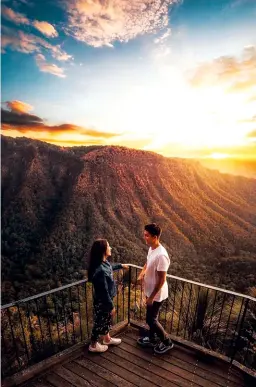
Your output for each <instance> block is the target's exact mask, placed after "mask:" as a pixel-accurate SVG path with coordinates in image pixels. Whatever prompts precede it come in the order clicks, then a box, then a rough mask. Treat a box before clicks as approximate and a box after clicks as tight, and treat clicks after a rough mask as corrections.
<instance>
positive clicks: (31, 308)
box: [1, 271, 129, 377]
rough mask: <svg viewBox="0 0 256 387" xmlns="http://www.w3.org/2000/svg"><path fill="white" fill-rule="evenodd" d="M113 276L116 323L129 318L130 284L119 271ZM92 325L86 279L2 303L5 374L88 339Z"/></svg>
mask: <svg viewBox="0 0 256 387" xmlns="http://www.w3.org/2000/svg"><path fill="white" fill-rule="evenodd" d="M114 277H115V280H116V283H117V296H116V297H115V300H114V302H115V307H116V315H115V317H114V318H113V324H116V323H118V322H120V321H124V320H126V319H127V310H128V307H127V302H128V289H129V283H128V282H127V283H126V285H125V286H124V282H123V275H122V273H121V272H120V271H116V272H115V273H114ZM125 288H126V293H127V294H126V295H125ZM125 302H126V305H125ZM127 321H128V320H127ZM92 325H93V289H92V284H91V283H88V281H87V280H82V281H78V282H75V283H72V284H70V285H66V286H62V287H59V288H57V289H53V290H50V291H47V292H44V293H41V294H37V295H35V296H33V297H28V298H25V299H22V300H20V301H17V302H13V303H10V304H7V305H3V306H2V307H1V343H2V346H1V352H2V367H1V369H2V376H3V377H7V376H11V375H13V374H15V373H17V372H18V371H22V370H25V369H27V368H28V367H29V366H31V365H33V364H35V363H38V362H40V361H42V360H44V359H46V358H48V357H50V356H52V355H54V354H57V353H59V352H61V351H63V350H65V349H67V348H69V347H72V346H73V345H75V344H77V343H82V342H87V341H89V339H90V335H91V330H92Z"/></svg>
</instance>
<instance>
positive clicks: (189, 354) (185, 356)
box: [123, 330, 197, 366]
mask: <svg viewBox="0 0 256 387" xmlns="http://www.w3.org/2000/svg"><path fill="white" fill-rule="evenodd" d="M126 337H127V338H130V339H131V340H133V341H134V343H135V345H137V344H136V342H137V340H138V338H139V335H138V334H136V332H134V330H133V331H130V330H129V331H126V332H125V335H123V338H126ZM181 353H182V356H181ZM172 354H173V355H174V356H175V357H177V358H178V359H180V360H182V361H184V363H186V364H187V363H188V364H192V365H193V366H194V364H195V362H196V361H197V356H196V354H195V351H193V350H191V349H187V348H184V347H180V346H179V345H178V344H175V345H174V348H173V349H172Z"/></svg>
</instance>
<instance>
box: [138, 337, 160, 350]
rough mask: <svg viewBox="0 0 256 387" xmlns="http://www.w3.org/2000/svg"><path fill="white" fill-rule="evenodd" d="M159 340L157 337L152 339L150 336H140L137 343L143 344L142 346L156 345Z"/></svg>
mask: <svg viewBox="0 0 256 387" xmlns="http://www.w3.org/2000/svg"><path fill="white" fill-rule="evenodd" d="M157 343H158V341H157V340H156V339H154V340H150V338H149V337H147V336H146V337H140V338H139V339H138V340H137V344H139V345H141V346H142V347H151V348H153V347H155V346H156V345H157Z"/></svg>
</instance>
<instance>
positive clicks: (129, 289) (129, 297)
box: [128, 266, 132, 324]
mask: <svg viewBox="0 0 256 387" xmlns="http://www.w3.org/2000/svg"><path fill="white" fill-rule="evenodd" d="M131 271H132V268H131V266H129V288H128V324H130V319H131V317H130V309H131Z"/></svg>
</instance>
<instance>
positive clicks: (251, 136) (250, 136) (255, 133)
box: [247, 129, 256, 139]
mask: <svg viewBox="0 0 256 387" xmlns="http://www.w3.org/2000/svg"><path fill="white" fill-rule="evenodd" d="M247 137H248V138H255V139H256V129H255V130H253V131H252V132H250V133H248V134H247Z"/></svg>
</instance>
